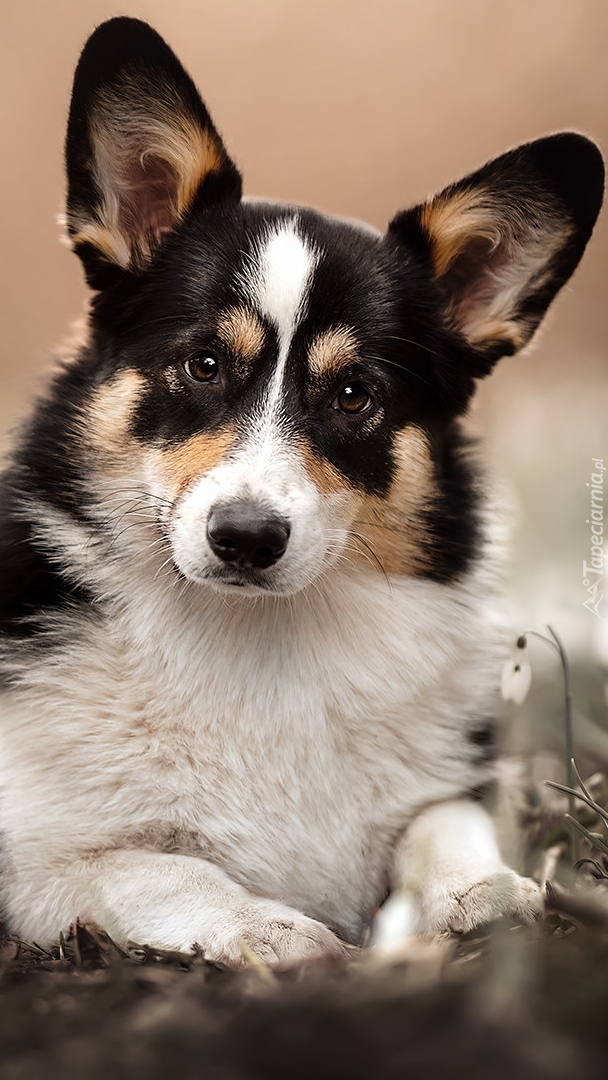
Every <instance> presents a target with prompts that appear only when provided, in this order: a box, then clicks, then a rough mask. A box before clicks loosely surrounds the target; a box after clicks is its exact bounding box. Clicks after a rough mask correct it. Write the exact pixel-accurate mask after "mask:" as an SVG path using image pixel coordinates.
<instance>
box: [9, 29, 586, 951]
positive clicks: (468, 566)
mask: <svg viewBox="0 0 608 1080" xmlns="http://www.w3.org/2000/svg"><path fill="white" fill-rule="evenodd" d="M66 157H67V172H68V197H67V227H68V231H69V236H70V238H71V243H72V245H73V247H74V250H75V251H76V253H77V255H78V256H79V258H80V259H81V261H82V264H83V267H84V271H85V274H86V277H87V280H88V282H89V284H90V286H91V288H92V289H93V291H94V292H93V298H92V301H91V308H90V317H89V323H88V327H89V330H88V339H87V341H86V344H84V345H83V346H82V347H81V348H80V349H79V350H78V351H77V354H76V355H74V356H73V358H72V359H71V360H70V362H68V363H66V364H65V365H64V366H63V368H62V369H61V371H60V372H59V373H58V374H57V376H56V378H55V379H54V382H53V384H52V386H51V387H50V390H49V392H48V394H47V396H46V398H45V399H44V400H42V401H41V402H40V403H39V404H38V406H37V408H36V410H35V412H34V414H33V417H32V418H31V420H30V421H29V423H28V425H27V426H26V428H25V430H24V431H23V433H22V435H21V439H20V442H19V445H18V447H17V449H16V451H15V453H14V456H13V459H12V464H11V465H10V467H9V469H8V471H7V472H6V474H5V476H4V480H3V485H2V524H1V537H0V576H1V586H0V594H1V609H0V620H1V627H0V629H1V632H2V639H1V640H2V645H1V676H2V709H1V721H0V732H1V736H0V740H1V765H0V774H1V786H2V805H1V811H0V818H1V830H2V838H3V839H2V847H3V864H4V871H3V903H4V910H5V913H6V917H7V919H8V923H9V926H10V927H11V928H12V929H13V930H14V931H15V932H16V933H18V934H20V935H22V936H23V937H25V938H30V939H32V938H33V939H35V940H36V941H40V942H43V943H47V942H51V941H53V940H55V939H56V938H57V935H58V933H59V931H60V930H62V929H65V928H66V927H68V926H69V924H70V923H71V921H72V920H73V919H75V918H76V917H77V916H80V917H88V918H94V919H96V920H97V921H98V922H99V923H101V924H102V925H103V926H104V927H105V928H106V929H107V930H108V932H109V933H110V934H112V935H114V936H115V937H116V939H117V940H119V941H123V942H124V941H126V940H128V939H134V940H136V941H138V942H142V943H143V942H147V943H149V944H150V945H153V946H156V947H167V948H171V949H181V950H190V949H191V948H192V946H193V945H194V943H198V945H199V946H200V948H201V949H202V950H204V953H205V955H206V956H207V957H209V958H211V959H214V960H217V961H222V962H224V963H227V964H229V965H238V964H239V963H241V962H242V960H243V955H244V954H247V953H248V951H252V952H253V953H255V954H257V955H258V956H259V957H261V958H263V959H264V960H267V961H270V962H277V961H279V962H286V961H293V960H296V959H298V958H302V957H306V956H310V955H314V954H317V953H334V954H336V953H337V954H341V953H342V952H343V951H344V950H345V949H346V945H345V943H348V942H350V943H353V942H354V943H356V942H359V941H361V940H362V939H363V938H364V936H365V930H366V928H367V927H369V925H370V923H371V922H372V920H373V918H374V915H375V913H376V912H377V911H378V909H379V908H380V906H381V905H382V903H383V901H384V900H385V898H386V897H387V896H388V895H389V894H390V893H391V891H392V892H393V893H394V892H395V891H398V893H399V895H401V896H404V897H406V898H407V902H408V905H409V908H408V910H409V911H410V916H411V917H410V924H409V927H408V929H409V931H410V932H412V933H433V932H436V931H442V930H447V929H450V928H451V929H464V930H467V929H470V928H472V927H474V926H475V925H476V924H479V923H481V922H484V921H486V920H490V919H493V918H495V917H497V916H498V915H500V914H501V913H505V912H509V913H514V914H516V915H518V916H519V917H521V918H523V919H533V918H534V917H535V916H536V915H537V914H538V912H539V910H540V907H541V897H540V891H539V889H538V887H537V886H536V885H535V884H534V883H533V882H532V881H530V880H526V879H524V878H521V877H519V876H518V875H517V874H516V873H515V872H514V871H513V870H511V869H509V868H508V867H507V866H506V865H505V863H504V862H503V860H502V858H501V855H500V854H499V851H498V847H497V842H496V840H495V837H494V832H493V826H492V824H491V821H490V818H489V817H488V816H487V814H486V811H485V809H484V808H483V805H482V803H481V802H480V799H479V792H480V790H481V789H482V788H484V787H485V786H487V785H488V783H489V782H490V781H491V779H492V777H493V775H494V769H495V766H494V764H493V761H492V752H491V740H492V727H493V720H492V718H493V715H494V712H495V704H496V692H497V683H498V680H499V670H500V667H501V661H502V657H503V650H504V641H503V630H502V629H501V618H500V616H499V604H498V602H497V598H496V593H497V589H496V587H495V585H494V577H495V572H494V569H493V551H492V548H493V545H492V543H491V538H490V536H489V533H488V528H487V523H486V516H487V515H486V513H485V509H484V508H485V505H486V502H485V496H484V492H483V484H482V483H481V481H480V479H479V475H478V470H477V468H476V466H475V463H474V459H472V457H471V453H470V449H469V447H468V446H467V443H466V441H465V438H464V436H463V434H462V431H461V427H460V421H459V418H460V417H461V416H462V414H463V413H464V412H465V410H466V408H467V404H468V402H469V399H470V397H471V394H472V393H473V389H474V386H475V380H476V379H478V378H480V377H481V376H484V375H486V374H487V373H488V372H489V371H490V369H491V368H492V366H493V364H494V363H495V361H496V360H498V359H499V357H502V356H503V355H507V354H511V353H514V352H516V351H517V350H518V349H520V348H521V347H522V346H523V345H525V344H526V342H527V341H528V340H529V339H530V337H531V336H532V334H533V333H534V331H535V329H536V327H537V325H538V324H539V322H540V320H541V318H542V316H543V314H544V312H545V310H546V308H547V306H548V305H549V303H550V302H551V300H552V299H553V297H554V296H555V294H556V293H557V291H558V290H559V289H560V288H561V286H562V285H563V284H564V282H566V281H567V280H568V278H569V277H570V275H571V273H572V271H573V270H574V268H575V267H576V265H577V263H578V261H579V259H580V257H581V255H582V253H583V250H584V248H585V245H586V243H587V241H588V239H589V236H590V234H591V230H592V228H593V225H594V222H595V219H596V216H597V213H598V210H599V207H600V202H601V197H602V187H603V169H602V162H601V157H600V154H599V152H598V150H597V149H596V147H595V146H594V145H593V144H592V143H591V142H589V141H588V140H587V139H585V138H583V137H582V136H580V135H576V134H558V135H553V136H550V137H548V138H541V139H539V140H538V141H536V142H531V143H528V144H526V145H524V146H521V147H519V148H518V149H516V150H512V151H510V152H509V153H506V154H504V155H503V156H501V157H499V158H497V159H496V160H494V161H491V162H490V163H489V164H487V165H485V166H484V167H483V168H481V169H480V170H479V171H478V172H476V173H473V174H472V175H471V176H468V177H466V178H465V179H464V180H461V181H460V182H459V183H456V184H453V185H451V186H450V187H448V188H447V189H446V190H445V191H443V192H441V194H439V195H437V196H436V197H435V198H433V199H431V200H430V201H429V202H427V203H425V204H423V205H420V206H416V207H414V208H413V209H411V210H406V211H402V212H400V213H398V214H397V216H396V217H395V218H394V219H393V220H392V222H391V224H390V225H389V227H388V230H387V232H386V233H385V234H384V235H380V234H379V233H377V232H375V231H374V230H373V229H371V228H368V227H362V226H360V225H357V224H354V223H352V222H349V221H343V220H339V219H336V218H332V217H327V216H325V215H323V214H320V213H317V212H316V211H314V210H309V209H304V208H302V207H299V206H292V205H283V204H276V203H270V202H263V201H257V200H251V201H250V200H246V199H245V200H243V199H242V198H241V177H240V174H239V172H238V170H237V168H236V166H235V165H234V163H233V161H232V160H231V158H230V157H229V156H228V153H227V151H226V149H225V147H224V145H223V143H222V141H221V139H220V137H219V135H218V133H217V130H216V128H215V127H214V125H213V123H212V121H211V119H210V117H209V114H208V112H207V110H206V108H205V106H204V105H203V103H202V101H201V99H200V97H199V96H198V93H197V91H196V89H195V87H194V84H193V83H192V81H191V79H190V78H189V76H188V75H187V74H186V72H185V71H184V70H183V68H182V67H181V65H180V63H179V62H178V60H177V59H176V57H175V56H174V55H173V53H172V52H171V50H170V49H169V48H168V47H167V45H166V44H165V43H164V42H163V40H162V39H161V38H160V37H159V36H158V35H157V34H156V33H155V32H154V31H153V30H152V29H151V28H150V27H149V26H147V25H146V24H145V23H142V22H139V21H138V20H135V19H130V18H118V19H112V20H110V21H109V22H106V23H105V24H104V25H102V26H101V27H100V28H99V29H97V30H96V31H95V33H94V34H93V35H92V37H91V38H90V40H89V41H88V43H87V45H86V47H85V49H84V52H83V54H82V56H81V59H80V62H79V65H78V68H77V71H76V76H75V82H74V90H73V96H72V103H71V111H70V118H69V127H68V134H67V144H66ZM389 903H390V900H389Z"/></svg>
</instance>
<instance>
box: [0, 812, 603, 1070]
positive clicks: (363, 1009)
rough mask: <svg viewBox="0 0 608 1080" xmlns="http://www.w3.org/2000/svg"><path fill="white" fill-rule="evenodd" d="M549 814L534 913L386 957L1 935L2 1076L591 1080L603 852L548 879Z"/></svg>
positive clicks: (561, 860)
mask: <svg viewBox="0 0 608 1080" xmlns="http://www.w3.org/2000/svg"><path fill="white" fill-rule="evenodd" d="M588 820H589V819H588ZM560 828H562V827H561V825H560V823H559V820H557V819H556V818H555V816H552V815H551V814H546V813H544V812H536V811H533V812H532V813H531V815H530V819H529V821H528V832H529V835H530V836H532V837H533V839H534V843H535V845H536V848H537V850H538V851H539V852H540V851H543V850H544V855H543V856H542V859H541V862H542V863H543V865H544V873H545V876H548V877H549V879H550V883H549V887H548V888H549V893H548V903H547V912H546V914H545V916H544V918H543V919H542V920H541V922H540V923H539V924H538V925H536V926H533V927H522V926H517V925H515V924H513V923H510V922H502V923H500V924H497V925H495V926H493V927H489V928H485V929H483V930H482V931H480V932H477V933H475V934H471V935H468V936H465V937H459V938H458V937H451V938H445V939H434V940H429V941H421V942H419V943H416V944H415V945H414V946H413V947H411V948H409V949H408V950H407V951H405V952H404V953H403V954H402V955H399V956H396V957H394V958H391V959H390V960H380V959H379V958H377V957H375V956H374V954H373V953H370V952H369V951H367V952H366V951H361V952H359V951H353V954H352V957H351V958H350V959H349V960H348V961H339V962H332V963H327V962H324V961H319V962H314V963H312V962H309V963H308V964H306V965H300V966H299V967H296V968H291V969H286V970H272V971H271V970H270V969H269V968H267V967H265V966H264V965H262V964H261V963H258V964H255V963H254V964H252V965H251V966H249V967H247V968H245V969H243V970H242V971H240V972H230V971H227V970H224V969H222V968H221V967H219V966H218V965H216V964H212V963H209V962H207V961H206V960H205V959H204V958H203V957H202V956H197V957H184V956H180V955H178V954H169V953H162V952H155V951H153V950H150V949H148V948H146V947H137V946H134V947H133V948H131V949H130V950H129V951H128V952H127V953H125V952H123V951H121V950H120V949H118V948H117V947H116V945H114V943H113V942H112V941H111V940H110V939H109V938H108V937H107V935H106V934H105V933H104V932H103V930H102V929H101V928H99V927H96V926H94V925H78V926H76V927H74V928H73V929H72V932H71V935H70V936H69V937H68V939H67V940H63V939H62V940H61V941H60V942H58V944H57V946H56V947H55V948H54V949H53V950H52V951H50V952H45V951H44V950H41V949H40V948H39V947H38V946H36V945H35V944H34V943H32V942H30V943H24V942H19V941H18V940H17V939H16V938H14V937H10V936H8V935H4V937H2V939H1V940H0V1077H2V1080H51V1078H55V1077H58V1076H61V1077H65V1078H75V1080H76V1078H78V1080H80V1078H82V1080H85V1078H86V1080H102V1078H103V1080H107V1077H109V1076H111V1077H112V1078H113V1080H114V1078H115V1080H122V1078H123V1077H124V1078H129V1080H131V1078H132V1080H139V1078H141V1080H144V1078H145V1080H157V1078H158V1080H161V1078H162V1080H165V1078H166V1077H168V1076H171V1075H174V1076H175V1077H176V1078H177V1077H179V1078H180V1080H182V1078H183V1080H190V1078H192V1080H194V1078H198V1077H204V1078H205V1080H273V1078H275V1077H276V1078H279V1077H289V1078H293V1080H300V1078H302V1080H304V1078H306V1080H308V1078H309V1077H310V1078H312V1077H314V1078H315V1080H325V1078H327V1080H329V1078H331V1080H335V1078H341V1077H345V1078H349V1080H351V1078H352V1080H359V1078H360V1080H364V1078H365V1080H370V1078H376V1077H381V1078H382V1080H393V1078H395V1080H397V1078H398V1077H399V1078H403V1077H407V1078H410V1077H418V1076H420V1077H422V1076H424V1077H425V1078H427V1077H428V1078H429V1080H432V1078H434V1077H435V1076H441V1078H442V1080H456V1078H459V1077H467V1080H476V1078H478V1077H479V1078H482V1077H489V1076H491V1077H492V1080H503V1078H504V1080H506V1078H507V1077H508V1078H509V1080H511V1078H512V1077H513V1076H514V1075H515V1076H516V1077H517V1080H528V1078H529V1080H532V1078H534V1080H571V1078H573V1077H583V1076H584V1077H585V1080H593V1078H594V1077H596V1076H597V1077H598V1080H599V1078H600V1077H605V1076H606V1075H607V1072H608V1024H607V1023H606V1017H607V1016H608V893H607V892H606V882H605V879H603V877H602V872H606V868H607V865H608V864H607V863H606V859H605V856H604V855H602V854H601V853H600V854H599V855H597V859H598V862H597V865H596V867H593V866H592V865H591V864H588V866H587V869H589V870H591V874H592V875H593V876H588V880H587V881H583V880H581V877H580V873H579V876H578V878H577V877H573V876H572V875H571V874H570V876H569V877H568V875H567V874H566V879H567V881H568V884H567V887H565V886H564V885H560V884H558V883H557V881H556V880H555V879H556V874H557V877H558V878H559V877H560V866H561V867H563V865H564V864H565V863H566V862H567V855H568V853H567V845H566V841H565V839H564V834H563V829H562V834H561V835H560ZM582 854H588V855H591V854H592V851H591V850H589V851H583V852H582ZM596 854H597V853H596ZM594 857H595V856H594ZM561 876H562V877H563V875H561Z"/></svg>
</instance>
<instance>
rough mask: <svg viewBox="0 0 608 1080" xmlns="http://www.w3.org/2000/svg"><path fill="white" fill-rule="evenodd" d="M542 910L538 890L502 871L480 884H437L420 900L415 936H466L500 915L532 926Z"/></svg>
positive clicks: (533, 883)
mask: <svg viewBox="0 0 608 1080" xmlns="http://www.w3.org/2000/svg"><path fill="white" fill-rule="evenodd" d="M542 910H543V898H542V893H541V889H540V886H539V885H537V884H536V882H534V881H531V880H530V878H523V877H520V876H519V874H516V873H515V871H514V870H510V869H509V868H508V867H504V868H501V869H500V870H498V871H495V872H493V873H489V874H488V875H487V876H486V877H484V878H483V879H482V880H481V881H462V882H454V881H452V882H450V881H438V882H437V884H436V886H435V887H430V888H428V889H427V890H426V891H425V892H424V893H423V894H422V895H421V896H420V898H419V917H418V932H419V933H423V934H434V933H438V932H442V931H446V930H451V931H455V932H458V933H468V931H469V930H473V929H474V928H475V927H476V926H481V925H482V924H484V923H489V922H493V921H494V920H495V919H499V918H500V917H501V916H503V915H514V916H515V917H516V918H518V919H521V921H522V922H526V923H531V922H534V921H535V919H537V918H538V917H539V915H540V914H541V912H542Z"/></svg>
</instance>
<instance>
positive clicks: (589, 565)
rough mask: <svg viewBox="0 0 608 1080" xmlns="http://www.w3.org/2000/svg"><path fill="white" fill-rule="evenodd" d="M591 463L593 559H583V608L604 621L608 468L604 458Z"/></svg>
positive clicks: (588, 520)
mask: <svg viewBox="0 0 608 1080" xmlns="http://www.w3.org/2000/svg"><path fill="white" fill-rule="evenodd" d="M591 461H592V463H593V472H592V473H591V481H590V482H588V483H587V487H588V488H590V489H591V490H590V495H591V516H590V517H589V518H587V522H586V524H587V525H590V526H591V558H590V561H589V562H587V560H586V559H583V585H584V587H585V589H586V590H587V592H588V593H589V596H588V597H587V599H586V600H584V601H583V607H586V608H588V609H589V611H592V612H593V614H594V615H597V616H598V617H599V618H600V619H603V618H604V616H603V615H602V613H601V612H600V604H601V602H602V597H603V595H604V589H603V584H604V582H603V578H604V557H605V556H604V472H605V471H606V466H605V465H604V459H603V458H591Z"/></svg>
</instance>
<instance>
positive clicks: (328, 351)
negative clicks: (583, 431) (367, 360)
mask: <svg viewBox="0 0 608 1080" xmlns="http://www.w3.org/2000/svg"><path fill="white" fill-rule="evenodd" d="M356 359H357V339H356V338H355V335H354V333H353V331H352V330H350V329H349V327H348V326H336V327H334V328H333V329H332V330H325V331H324V332H323V333H322V334H317V336H316V337H315V338H314V339H313V341H312V343H311V345H310V348H309V350H308V364H309V367H310V370H311V371H312V372H313V374H315V375H326V374H327V373H328V372H335V371H340V369H341V368H343V367H346V366H347V365H348V364H352V363H353V361H354V360H356Z"/></svg>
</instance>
